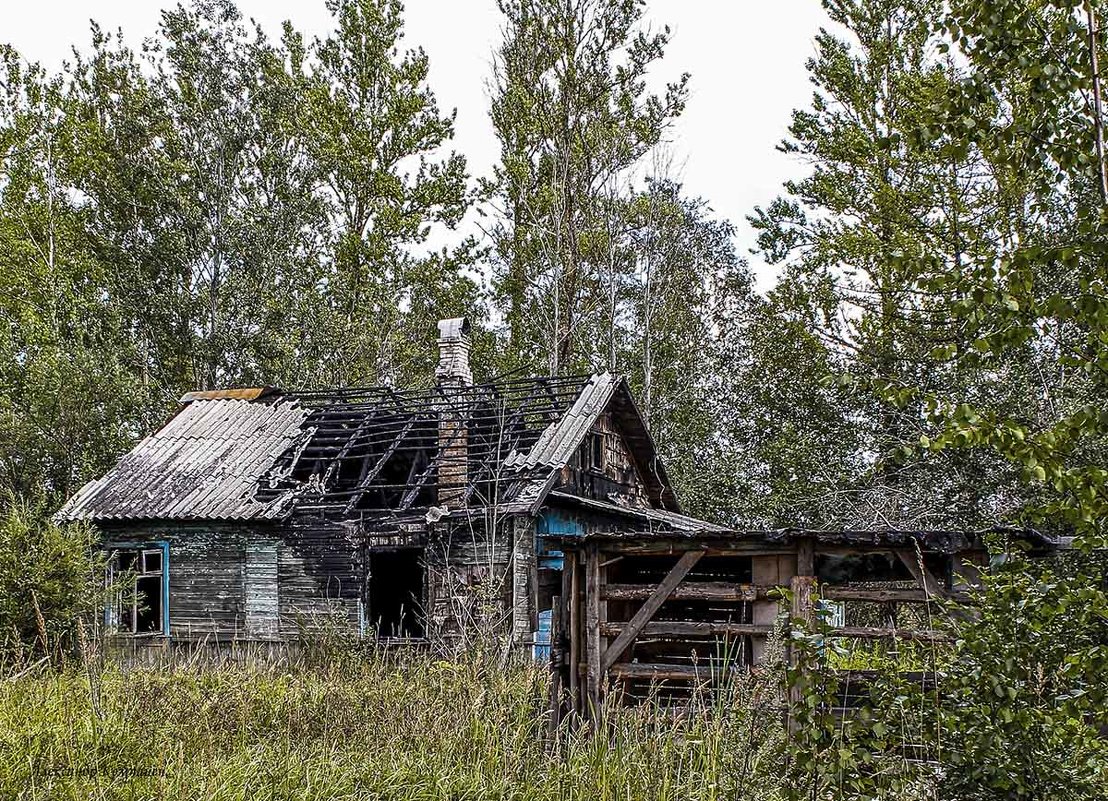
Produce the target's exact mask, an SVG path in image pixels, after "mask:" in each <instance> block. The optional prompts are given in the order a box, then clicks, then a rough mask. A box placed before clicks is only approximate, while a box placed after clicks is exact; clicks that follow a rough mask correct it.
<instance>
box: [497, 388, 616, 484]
mask: <svg viewBox="0 0 1108 801" xmlns="http://www.w3.org/2000/svg"><path fill="white" fill-rule="evenodd" d="M618 384H619V378H618V377H617V376H614V375H612V374H611V373H601V374H599V375H594V376H593V377H592V378H591V379H589V382H588V383H587V384H585V386H584V387H582V389H581V394H579V395H578V396H577V400H575V401H574V402H573V405H572V406H571V407H570V408H569V411H567V412H566V413H565V414H564V415H562V417H561V419H559V420H557V421H555V422H553V423H551V424H550V425H549V426H547V428H546V430H545V431H543V432H542V436H540V437H539V440H538V442H536V443H535V445H534V446H533V447H532V448H531V450H530V451H528V452H527V453H519V452H518V451H517V452H515V453H512V454H510V455H509V456H508V458H507V459H506V460H505V462H504V466H505V467H507V468H509V469H513V470H530V469H534V468H536V467H546V468H549V469H551V470H559V469H561V468H563V467H565V465H566V464H567V463H568V462H569V459H570V457H572V456H573V452H574V451H575V450H576V449H577V447H578V446H579V445H580V444H581V441H582V439H583V438H584V436H585V434H586V433H587V432H588V430H589V429H590V428H592V426H593V424H594V423H595V422H596V419H597V418H598V417H599V416H600V415H601V413H602V412H603V411H604V407H605V406H606V405H607V404H608V401H609V400H611V398H612V393H613V392H615V389H616V386H618Z"/></svg>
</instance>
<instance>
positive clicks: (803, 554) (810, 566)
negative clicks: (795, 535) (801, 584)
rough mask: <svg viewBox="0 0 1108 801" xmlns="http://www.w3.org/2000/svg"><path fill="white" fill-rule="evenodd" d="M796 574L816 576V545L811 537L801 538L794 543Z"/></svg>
mask: <svg viewBox="0 0 1108 801" xmlns="http://www.w3.org/2000/svg"><path fill="white" fill-rule="evenodd" d="M796 574H797V575H798V576H814V575H815V574H816V544H815V542H814V541H813V540H812V538H811V537H801V538H800V539H798V540H797V541H796Z"/></svg>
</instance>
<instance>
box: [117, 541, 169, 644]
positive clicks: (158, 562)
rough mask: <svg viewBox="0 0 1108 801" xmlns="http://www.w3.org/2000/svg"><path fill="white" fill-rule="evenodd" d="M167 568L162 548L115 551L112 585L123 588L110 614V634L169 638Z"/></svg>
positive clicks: (132, 548)
mask: <svg viewBox="0 0 1108 801" xmlns="http://www.w3.org/2000/svg"><path fill="white" fill-rule="evenodd" d="M165 568H166V564H165V558H164V552H163V549H162V548H161V547H160V546H139V547H121V548H115V549H113V550H112V551H111V556H110V557H109V559H108V581H109V585H110V586H117V585H118V587H119V591H118V592H117V593H116V595H115V600H114V602H113V603H112V605H111V606H110V607H109V609H108V610H107V616H106V617H107V623H108V628H109V629H110V630H114V631H115V632H117V633H121V634H136V635H152V634H165V633H166V632H165V626H166V617H167V614H166V613H167V609H166V606H165V602H166V589H167V586H168V585H167V584H166V575H165V573H166V569H165Z"/></svg>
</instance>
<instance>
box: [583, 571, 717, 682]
mask: <svg viewBox="0 0 1108 801" xmlns="http://www.w3.org/2000/svg"><path fill="white" fill-rule="evenodd" d="M703 555H704V552H703V551H685V553H683V554H681V558H680V559H678V560H677V564H675V565H674V566H673V567H672V568H670V571H669V573H667V574H666V577H665V578H664V579H662V582H661V584H659V585H658V586H657V587H656V588H655V590H654V592H653V593H651V595H650V597H649V598H647V599H646V600H645V601H644V602H643V605H642V606H640V607H639V611H637V612H635V614H634V615H633V616H632V617H631V620H630V621H629V622H628V624H627V628H626V629H624V631H623V632H621V633H620V635H619V636H618V637H616V639H615V642H613V643H612V644H611V645H609V646H608V649H607V650H606V651H605V652H604V658H603V660H602V661H601V665H600V667H601V672H606V671H607V670H608V669H609V668H610V667H611V666H612V665H614V664H615V662H616V660H617V659H619V657H620V655H621V654H622V653H623V652H624V651H625V650H627V648H628V646H630V645H631V643H633V642H634V641H635V638H636V637H638V636H639V632H640V631H642V628H643V626H645V625H646V624H647V623H648V622H650V619H651V618H652V617H654V613H655V612H657V611H658V610H659V609H660V608H661V606H662V604H664V603H665V602H666V599H668V598H669V596H670V593H672V592H673V591H674V589H676V587H677V585H678V584H680V583H681V580H682V579H684V578H685V576H687V575H688V574H689V571H690V570H692V567H693V565H695V564H696V563H697V562H699V561H700V557H701V556H703Z"/></svg>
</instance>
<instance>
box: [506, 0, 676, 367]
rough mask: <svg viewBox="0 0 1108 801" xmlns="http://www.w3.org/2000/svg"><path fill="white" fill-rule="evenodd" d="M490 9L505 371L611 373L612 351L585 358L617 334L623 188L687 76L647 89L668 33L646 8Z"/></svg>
mask: <svg viewBox="0 0 1108 801" xmlns="http://www.w3.org/2000/svg"><path fill="white" fill-rule="evenodd" d="M499 8H500V11H501V13H502V14H503V15H504V18H505V39H504V43H503V45H502V46H501V48H500V51H499V53H498V56H497V60H496V65H495V74H494V97H493V107H492V122H493V126H494V128H495V129H496V132H497V135H498V137H499V139H500V142H501V159H500V164H499V165H498V167H497V168H496V172H495V175H494V177H493V179H492V180H491V181H490V182H488V185H487V186H486V191H488V192H489V193H490V194H491V195H492V196H493V201H494V205H493V209H494V211H495V213H496V215H497V219H496V221H495V225H494V226H493V230H492V231H491V233H492V238H493V241H494V265H493V266H494V269H495V273H496V274H495V282H494V293H495V297H496V300H497V302H498V303H499V304H500V305H501V307H502V308H503V310H504V316H505V322H506V324H507V329H508V340H509V341H508V353H507V361H508V364H509V366H511V367H515V366H518V365H520V364H523V365H527V366H528V367H530V368H531V369H536V368H537V367H538V365H542V367H541V368H539V369H542V370H546V371H549V372H552V373H559V372H562V373H564V372H573V371H574V370H579V369H581V368H583V367H593V366H596V365H598V364H605V362H607V363H608V364H609V365H610V364H611V362H610V361H609V360H608V357H609V356H610V350H609V349H601V350H600V351H599V353H597V352H596V351H595V350H594V348H595V347H596V346H597V345H601V344H602V343H606V342H607V341H608V340H609V339H610V338H611V337H614V336H615V330H614V329H615V327H616V325H617V321H618V316H617V300H618V299H617V297H616V296H617V295H618V294H619V292H620V290H619V288H618V286H617V284H618V283H620V282H621V281H623V280H625V279H626V277H627V275H628V273H629V272H630V271H632V270H633V268H634V255H633V253H628V250H627V248H626V247H624V246H623V242H621V240H622V239H624V238H625V237H626V235H627V234H626V229H627V226H628V224H629V223H628V221H627V220H626V215H627V213H628V210H627V208H626V201H627V198H628V195H629V192H628V191H627V189H626V186H627V184H628V183H629V181H630V180H631V177H632V176H631V171H632V170H633V168H635V167H637V166H640V164H641V162H642V160H643V159H644V157H645V156H646V155H647V154H648V153H649V152H650V151H651V149H652V148H655V147H656V146H657V145H658V144H659V143H660V142H661V140H662V137H663V134H664V131H665V129H666V127H667V126H668V125H669V124H670V123H671V122H672V120H673V119H674V118H676V117H677V116H678V115H679V114H680V113H681V112H682V110H683V109H684V105H685V100H686V97H687V80H688V76H681V78H680V79H679V80H677V81H676V82H674V83H671V84H669V85H668V86H667V87H666V89H665V91H664V92H663V93H661V94H657V95H656V94H651V93H649V92H648V91H647V87H646V81H647V77H648V74H649V72H650V70H651V68H652V67H654V66H655V65H656V64H657V62H658V61H659V60H660V59H661V58H662V56H663V54H664V52H665V48H666V46H667V44H668V43H669V40H670V32H669V29H668V28H666V29H663V30H662V31H660V32H651V31H650V30H648V29H647V27H646V25H645V23H644V20H643V16H644V13H645V2H644V1H643V0H601V2H598V3H597V2H591V0H572V1H571V2H568V3H567V2H563V0H501V2H499ZM630 213H631V214H634V213H635V212H634V211H633V210H631V211H630Z"/></svg>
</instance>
